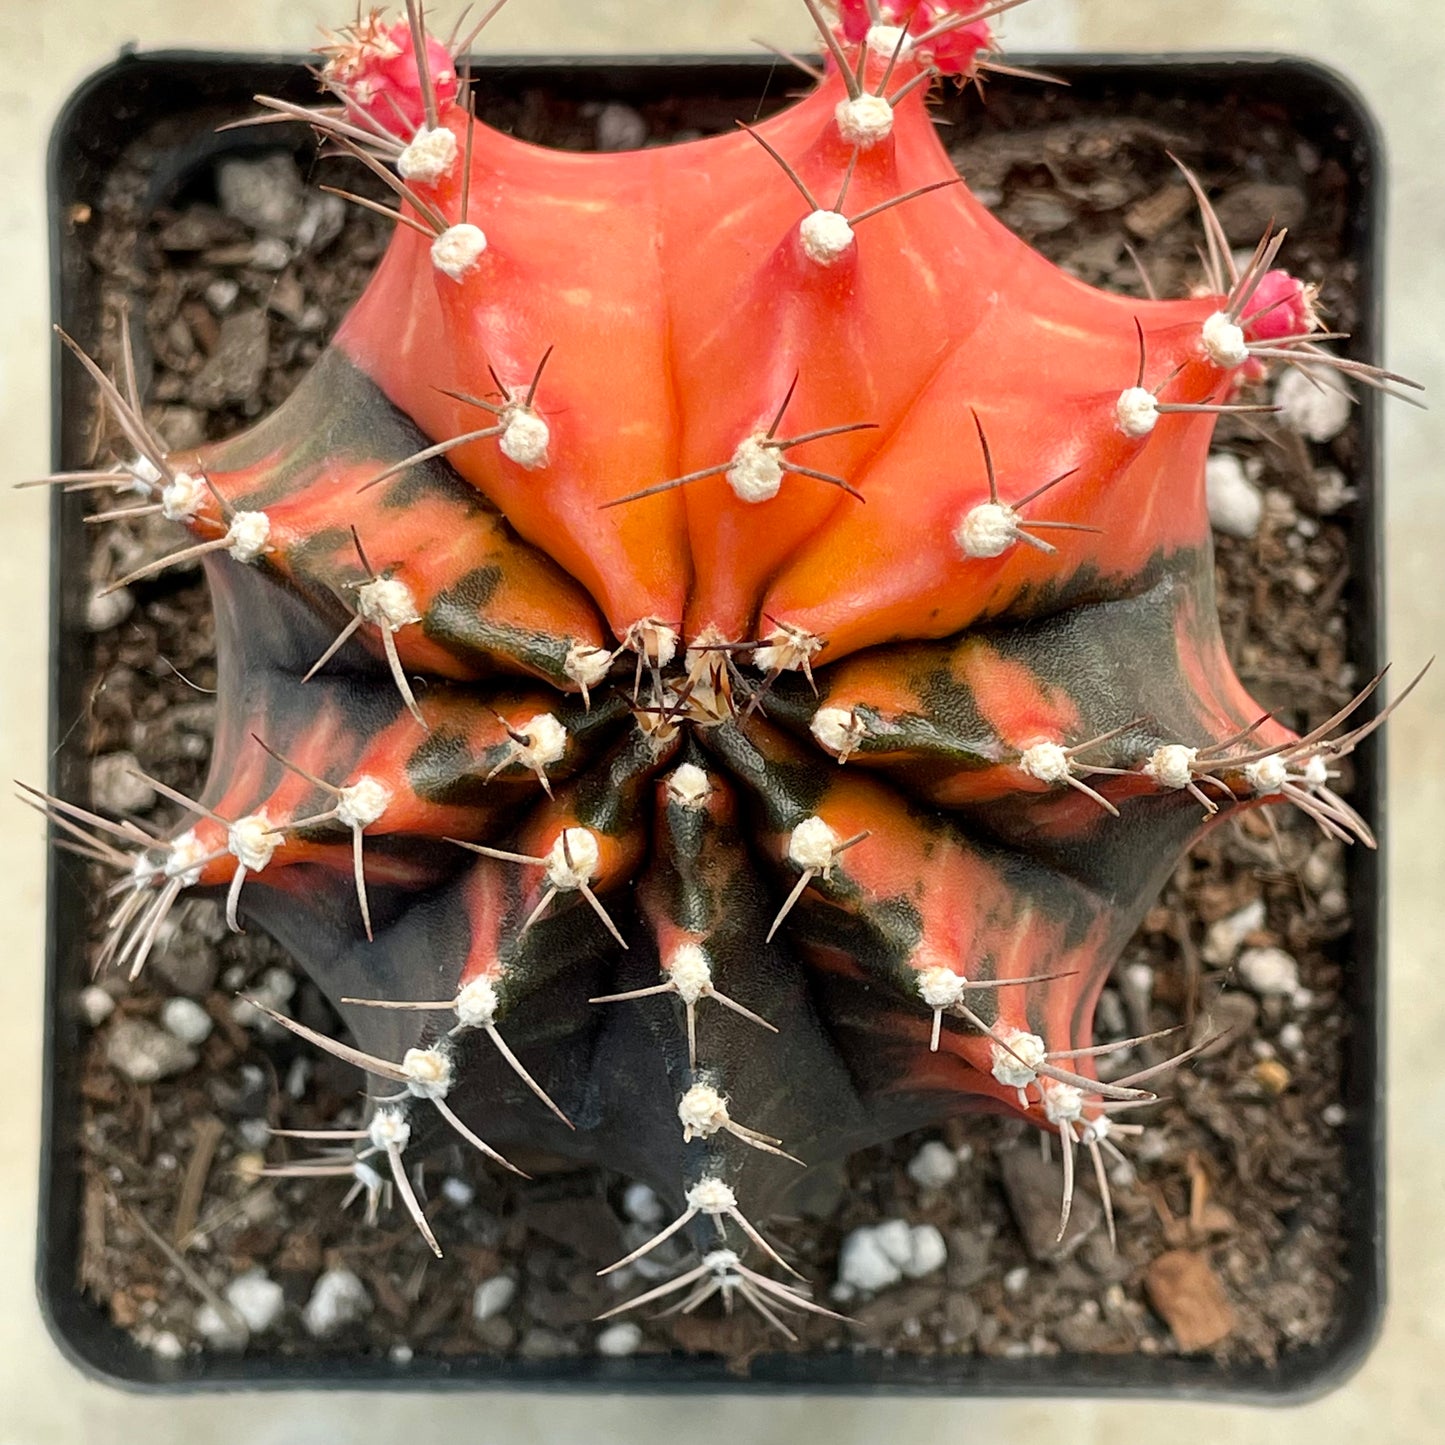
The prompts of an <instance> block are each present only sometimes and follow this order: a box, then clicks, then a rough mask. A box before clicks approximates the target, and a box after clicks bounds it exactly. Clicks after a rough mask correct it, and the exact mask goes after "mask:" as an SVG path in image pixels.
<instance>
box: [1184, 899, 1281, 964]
mask: <svg viewBox="0 0 1445 1445" xmlns="http://www.w3.org/2000/svg"><path fill="white" fill-rule="evenodd" d="M1264 918H1265V912H1264V899H1263V898H1256V899H1255V900H1254V901H1253V902H1252V903H1246V904H1245V905H1244V907H1243V908H1241V909H1239V910H1238V911H1237V912H1234V913H1231V914H1229V915H1227V916H1226V917H1224V918H1216V919H1215V920H1214V922H1213V923H1211V924H1210V925H1209V928H1208V930H1207V931H1206V932H1205V935H1204V944H1203V947H1201V948H1200V950H1199V953H1200V957H1201V958H1203V959H1204V961H1205V963H1208V964H1213V966H1214V967H1215V968H1226V967H1228V965H1229V964H1231V963H1233V962H1234V958H1235V955H1236V954H1237V953H1238V952H1239V950H1240V949H1241V948H1242V947H1243V946H1244V940H1245V939H1246V938H1248V937H1249V935H1250V934H1251V933H1257V932H1258V931H1259V930H1260V929H1261V928H1263V927H1264Z"/></svg>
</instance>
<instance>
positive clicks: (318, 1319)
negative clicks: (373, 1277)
mask: <svg viewBox="0 0 1445 1445" xmlns="http://www.w3.org/2000/svg"><path fill="white" fill-rule="evenodd" d="M370 1313H371V1295H370V1294H368V1293H367V1289H366V1286H365V1285H364V1284H362V1282H361V1281H360V1280H359V1279H358V1278H357V1277H356V1276H355V1275H354V1274H352V1272H351V1271H350V1270H349V1269H328V1270H327V1271H326V1272H325V1273H324V1274H322V1275H321V1276H320V1277H319V1278H318V1279H317V1281H316V1284H315V1286H314V1287H313V1288H312V1290H311V1298H310V1299H309V1300H307V1301H306V1308H305V1309H303V1310H302V1311H301V1322H302V1323H303V1324H304V1325H305V1326H306V1333H307V1334H309V1335H311V1336H312V1338H313V1339H318V1340H319V1339H325V1338H326V1336H328V1335H333V1334H335V1333H336V1331H337V1330H340V1329H344V1328H345V1327H346V1326H347V1325H352V1324H355V1323H356V1322H357V1321H358V1320H360V1319H364V1318H365V1317H366V1316H367V1315H369V1314H370Z"/></svg>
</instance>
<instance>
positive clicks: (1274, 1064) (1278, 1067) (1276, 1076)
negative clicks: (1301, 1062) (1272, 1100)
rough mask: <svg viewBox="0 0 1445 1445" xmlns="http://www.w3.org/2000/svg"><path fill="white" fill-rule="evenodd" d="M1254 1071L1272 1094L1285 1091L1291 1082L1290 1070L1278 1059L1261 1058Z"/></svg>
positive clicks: (1256, 1076)
mask: <svg viewBox="0 0 1445 1445" xmlns="http://www.w3.org/2000/svg"><path fill="white" fill-rule="evenodd" d="M1252 1072H1253V1074H1254V1077H1255V1078H1256V1079H1257V1080H1258V1081H1259V1083H1260V1084H1261V1085H1262V1086H1263V1087H1264V1088H1266V1089H1267V1090H1268V1091H1269V1092H1270V1093H1271V1094H1282V1093H1284V1091H1285V1090H1286V1089H1287V1088H1289V1086H1290V1083H1291V1077H1290V1072H1289V1070H1288V1069H1287V1068H1285V1066H1284V1065H1283V1064H1282V1063H1280V1061H1279V1060H1278V1059H1261V1060H1260V1061H1259V1062H1258V1063H1257V1064H1256V1065H1255V1066H1254V1069H1253V1071H1252Z"/></svg>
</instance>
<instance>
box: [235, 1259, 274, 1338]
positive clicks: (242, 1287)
mask: <svg viewBox="0 0 1445 1445" xmlns="http://www.w3.org/2000/svg"><path fill="white" fill-rule="evenodd" d="M226 1303H227V1304H228V1305H230V1306H231V1308H232V1309H233V1310H235V1311H236V1313H237V1314H238V1315H240V1316H241V1318H242V1319H243V1320H245V1322H246V1328H247V1329H248V1330H250V1331H251V1333H252V1334H253V1335H260V1334H264V1333H265V1332H266V1331H267V1330H269V1329H271V1328H272V1327H273V1326H274V1325H275V1324H276V1323H277V1322H278V1321H279V1320H280V1318H281V1315H282V1313H283V1312H284V1311H285V1308H286V1296H285V1294H284V1292H283V1291H282V1289H281V1286H280V1285H279V1284H277V1283H276V1281H275V1280H274V1279H271V1278H269V1277H268V1276H267V1274H266V1271H265V1270H263V1269H249V1270H247V1271H246V1273H245V1274H241V1275H237V1276H236V1278H235V1279H233V1280H232V1281H231V1282H230V1284H228V1285H227V1286H226Z"/></svg>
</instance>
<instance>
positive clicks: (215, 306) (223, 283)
mask: <svg viewBox="0 0 1445 1445" xmlns="http://www.w3.org/2000/svg"><path fill="white" fill-rule="evenodd" d="M240 294H241V284H240V282H238V281H233V280H232V279H231V278H230V277H229V276H218V277H217V278H216V279H215V280H214V281H212V282H211V284H210V285H209V286H207V287H206V291H205V296H206V305H207V306H209V307H210V308H211V310H212V311H214V312H215V313H216V315H217V316H223V315H225V313H226V312H227V311H229V310H230V309H231V307H233V306H234V305H235V304H236V298H237V297H238V296H239V295H240Z"/></svg>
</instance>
